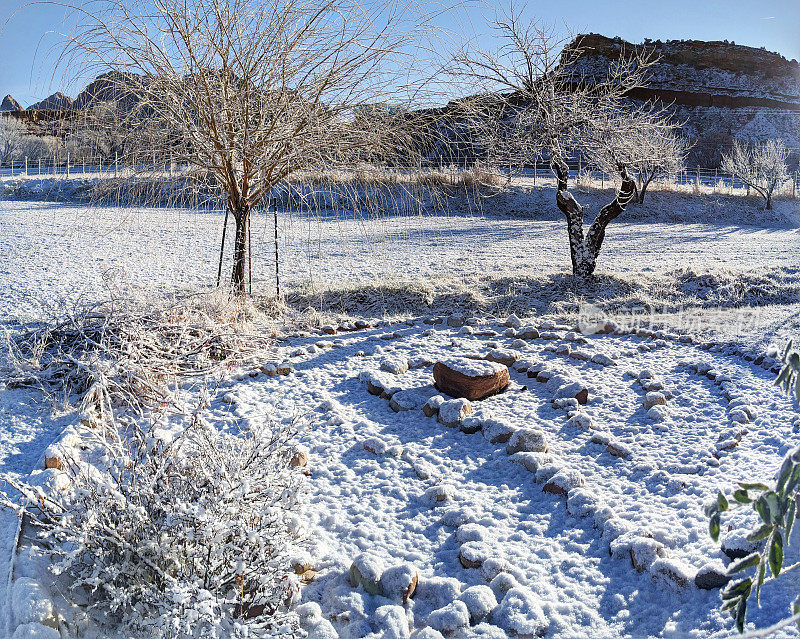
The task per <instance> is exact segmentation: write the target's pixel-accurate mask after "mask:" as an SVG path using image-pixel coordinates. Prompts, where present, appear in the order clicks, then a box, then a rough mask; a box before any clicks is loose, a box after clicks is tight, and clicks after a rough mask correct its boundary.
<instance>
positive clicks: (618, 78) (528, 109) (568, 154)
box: [448, 10, 677, 277]
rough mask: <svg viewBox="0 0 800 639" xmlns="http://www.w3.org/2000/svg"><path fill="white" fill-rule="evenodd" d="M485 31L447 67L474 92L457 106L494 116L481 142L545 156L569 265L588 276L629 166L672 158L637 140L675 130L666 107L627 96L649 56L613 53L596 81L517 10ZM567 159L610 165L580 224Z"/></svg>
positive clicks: (626, 194)
mask: <svg viewBox="0 0 800 639" xmlns="http://www.w3.org/2000/svg"><path fill="white" fill-rule="evenodd" d="M492 28H493V30H494V32H495V35H496V37H497V41H498V47H497V48H496V49H495V50H493V51H485V50H481V49H479V48H477V47H475V46H473V45H472V44H469V43H468V44H465V45H463V46H462V47H460V48H459V50H458V51H457V52H456V53H455V55H453V57H452V61H451V62H450V65H449V68H448V70H449V73H450V74H451V76H452V77H454V78H455V79H457V80H459V81H460V82H462V83H463V85H464V87H465V89H467V90H469V91H472V92H474V91H477V92H478V93H477V95H476V96H475V97H473V98H471V99H467V100H463V101H462V102H461V104H462V105H463V106H464V108H465V110H466V111H467V113H466V115H465V117H467V118H471V119H472V120H473V121H476V122H477V121H480V120H482V119H483V120H487V121H490V120H492V117H493V116H494V115H495V114H497V117H498V118H500V122H501V126H496V125H495V124H491V125H487V127H486V132H485V135H487V136H489V135H492V134H494V132H495V131H496V132H497V135H499V136H501V140H500V141H499V142H498V143H497V144H487V146H490V147H494V148H504V149H505V153H506V155H507V157H508V158H509V161H516V162H519V163H521V164H523V165H524V164H527V165H530V164H533V162H534V161H536V160H537V159H538V158H544V159H545V160H546V161H549V163H550V167H551V169H552V171H553V173H554V175H555V178H556V185H557V188H556V205H557V206H558V208H559V210H560V211H561V212H562V213H563V214H564V216H565V218H566V224H567V234H568V237H569V245H570V257H571V260H572V271H573V273H574V274H575V275H578V276H580V277H590V276H591V275H592V274H593V273H594V271H595V267H596V265H597V256H598V254H599V252H600V249H601V247H602V244H603V240H604V238H605V233H606V227H607V226H608V224H609V223H610V222H611V221H612V220H613V219H614V218H616V217H617V216H619V215H620V214H621V213H622V212H623V211H624V210H625V207H626V206H627V205H628V204H629V203H630V202H631V201H632V200H633V199H634V198H635V197H636V183H635V181H634V178H633V176H632V171H635V170H636V169H637V167H639V166H642V165H644V163H645V162H647V163H650V164H652V165H659V166H667V165H668V164H669V163H670V162H674V161H677V157H676V153H675V150H674V148H672V147H671V146H669V145H663V144H652V143H646V142H645V139H646V138H647V137H648V136H650V135H654V134H656V135H657V136H663V138H664V139H667V138H668V136H669V135H674V133H675V130H676V128H677V127H676V125H675V124H674V122H673V121H672V119H671V118H670V117H669V113H668V111H667V109H666V108H663V107H658V106H656V105H655V104H653V103H644V104H638V105H637V104H635V103H633V102H631V101H630V100H629V99H627V97H626V96H627V95H628V93H629V92H630V91H631V90H632V89H634V88H637V87H640V86H642V85H643V84H644V82H645V80H646V78H647V76H648V74H649V70H650V67H651V66H652V65H653V63H654V60H653V59H651V58H650V57H649V56H648V55H647V54H646V53H645V52H642V51H634V52H632V53H631V54H630V55H627V54H626V53H625V52H622V54H621V56H620V58H619V59H618V60H613V61H611V62H610V63H609V64H608V67H607V70H606V72H605V73H604V74H603V75H602V76H601V77H597V76H595V75H589V74H585V73H584V72H583V71H582V66H581V62H582V60H581V58H582V54H583V51H582V50H581V47H580V42H579V41H576V43H575V44H572V45H568V42H569V40H570V38H561V37H559V36H557V35H556V32H555V29H553V28H549V27H546V26H544V25H542V24H540V23H538V22H536V21H532V22H531V21H526V20H524V19H523V18H522V16H521V14H520V13H519V12H515V11H514V10H511V11H510V12H508V13H506V14H503V15H501V16H500V17H498V18H496V19H495V20H494V21H493V22H492ZM567 45H568V46H567ZM498 105H499V108H498ZM651 139H654V138H651ZM576 156H582V157H584V158H587V159H588V161H589V162H590V163H592V164H593V165H594V166H595V167H597V168H601V169H604V170H608V171H611V172H612V173H613V174H614V175H616V177H617V181H618V187H617V193H616V196H615V197H614V200H613V201H612V202H609V203H608V204H607V205H605V206H604V207H603V208H602V209H601V210H600V211H599V212H598V213H597V215H596V217H595V218H594V220H593V221H592V222H591V224H590V225H589V227H588V229H585V228H584V219H583V218H584V207H583V206H582V205H581V204H579V203H578V201H577V200H576V198H575V197H574V196H573V194H572V193H570V191H569V188H568V184H567V181H568V177H569V165H568V160H569V159H570V158H574V157H576Z"/></svg>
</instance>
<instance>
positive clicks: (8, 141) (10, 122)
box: [0, 117, 28, 164]
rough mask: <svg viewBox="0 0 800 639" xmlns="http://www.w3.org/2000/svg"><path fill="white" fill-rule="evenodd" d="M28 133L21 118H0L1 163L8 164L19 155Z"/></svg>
mask: <svg viewBox="0 0 800 639" xmlns="http://www.w3.org/2000/svg"><path fill="white" fill-rule="evenodd" d="M27 135H28V130H27V129H26V128H25V125H24V124H22V122H20V121H19V120H17V119H15V118H11V117H3V118H0V164H8V163H9V162H11V160H13V159H14V158H15V157H17V155H18V153H19V150H20V149H21V148H22V147H23V146H24V144H25V138H26V137H27Z"/></svg>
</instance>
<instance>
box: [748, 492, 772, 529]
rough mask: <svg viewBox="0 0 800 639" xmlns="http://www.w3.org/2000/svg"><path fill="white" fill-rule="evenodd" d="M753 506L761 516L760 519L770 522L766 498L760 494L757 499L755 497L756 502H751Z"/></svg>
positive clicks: (766, 522)
mask: <svg viewBox="0 0 800 639" xmlns="http://www.w3.org/2000/svg"><path fill="white" fill-rule="evenodd" d="M753 508H754V509H755V511H756V512H757V513H758V516H759V517H761V521H763V522H764V523H765V524H769V523H772V518H771V517H770V514H769V505H768V504H767V500H766V499H765V498H764V495H761V496H760V497H759V498H758V499H756V503H755V504H753Z"/></svg>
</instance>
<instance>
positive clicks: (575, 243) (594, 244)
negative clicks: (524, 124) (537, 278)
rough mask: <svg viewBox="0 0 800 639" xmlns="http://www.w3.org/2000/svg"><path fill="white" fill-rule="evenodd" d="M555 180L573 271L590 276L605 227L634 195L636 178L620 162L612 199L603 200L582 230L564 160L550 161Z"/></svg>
mask: <svg viewBox="0 0 800 639" xmlns="http://www.w3.org/2000/svg"><path fill="white" fill-rule="evenodd" d="M553 166H554V170H555V172H556V180H557V183H558V191H557V193H556V203H557V204H558V208H559V209H560V210H561V212H562V213H563V214H564V216H565V217H566V218H567V234H568V236H569V249H570V257H571V258H572V273H573V275H577V276H579V277H591V276H592V274H593V273H594V270H595V268H596V266H597V256H598V254H599V253H600V248H601V247H602V246H603V240H604V239H605V236H606V227H607V226H608V225H609V223H610V222H611V220H613V219H614V218H616V217H617V216H618V215H619V214H620V213H622V212H623V211H624V210H625V207H626V206H628V204H629V203H630V202H631V200H633V199H634V197H636V182H635V181H634V180H633V178H631V176H630V174H629V173H628V170H627V167H625V166H623V165H620V166H618V167H617V168H618V170H619V172H620V176H621V177H622V185H621V186H620V189H619V191H617V196H616V197H615V198H614V201H613V202H610V203H608V204H606V205H605V206H604V207H603V208H602V209H600V212H599V213H598V214H597V217H595V219H594V221H593V222H592V223H591V225H590V226H589V230H588V231H587V232H586V233H585V234H584V232H583V207H582V206H581V205H580V204H578V201H577V200H576V199H575V197H574V196H573V195H572V193H570V192H569V189H568V187H567V178H568V175H569V173H568V170H569V169H568V167H567V165H566V163H564V162H563V161H554V162H553Z"/></svg>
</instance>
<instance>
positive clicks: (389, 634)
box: [337, 605, 411, 639]
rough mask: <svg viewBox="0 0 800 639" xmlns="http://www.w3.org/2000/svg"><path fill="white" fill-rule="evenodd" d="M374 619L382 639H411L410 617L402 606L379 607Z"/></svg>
mask: <svg viewBox="0 0 800 639" xmlns="http://www.w3.org/2000/svg"><path fill="white" fill-rule="evenodd" d="M372 618H373V619H374V621H375V624H376V625H377V626H378V628H379V629H380V631H381V635H380V636H381V639H409V637H410V636H411V628H410V625H409V619H408V615H407V614H406V611H405V608H403V607H402V606H392V605H389V606H379V607H378V608H377V609H376V610H375V614H374V615H373V617H372ZM337 637H338V635H337Z"/></svg>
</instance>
